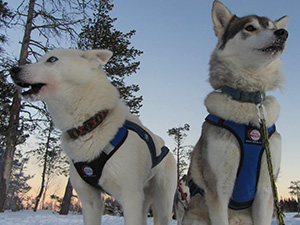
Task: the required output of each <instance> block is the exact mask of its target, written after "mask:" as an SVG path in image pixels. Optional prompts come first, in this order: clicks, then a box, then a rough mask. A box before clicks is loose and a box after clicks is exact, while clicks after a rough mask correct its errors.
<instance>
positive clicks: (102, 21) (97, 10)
mask: <svg viewBox="0 0 300 225" xmlns="http://www.w3.org/2000/svg"><path fill="white" fill-rule="evenodd" d="M111 2H112V1H111V0H103V1H97V0H94V1H93V4H91V5H90V8H91V10H92V11H93V12H94V13H93V17H92V18H88V19H87V20H86V21H87V22H86V23H85V24H84V26H83V27H82V29H81V33H80V34H79V42H78V48H79V49H83V50H87V49H96V48H100V49H109V50H111V51H112V52H113V57H112V58H111V59H110V60H109V62H108V63H107V64H106V65H105V67H104V69H105V71H106V73H107V75H108V77H109V78H110V79H111V82H112V84H113V85H115V86H116V87H117V88H118V89H119V92H120V95H121V97H122V99H123V100H124V102H125V103H126V104H127V105H128V107H129V108H130V110H131V112H132V113H136V114H137V113H138V112H139V109H140V108H141V107H142V104H141V102H142V100H143V98H142V96H139V97H135V96H134V92H137V91H139V86H138V85H135V84H132V85H126V84H125V81H124V78H125V77H126V76H129V75H131V74H133V73H136V72H137V70H138V69H139V65H140V62H138V61H135V59H136V57H137V56H139V55H141V54H142V53H143V52H142V51H140V50H137V49H135V48H134V47H130V45H131V42H130V39H131V38H132V36H133V35H134V34H135V32H136V31H135V30H131V31H129V32H128V33H123V32H121V31H118V30H116V29H115V28H114V25H113V23H114V22H115V21H116V20H117V19H116V18H111V17H110V16H109V12H110V11H111V10H112V9H113V7H114V5H113V4H112V3H111Z"/></svg>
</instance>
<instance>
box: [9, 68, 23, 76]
mask: <svg viewBox="0 0 300 225" xmlns="http://www.w3.org/2000/svg"><path fill="white" fill-rule="evenodd" d="M20 71H21V68H20V67H18V66H14V67H13V68H11V69H10V74H11V75H13V74H17V73H19V72H20Z"/></svg>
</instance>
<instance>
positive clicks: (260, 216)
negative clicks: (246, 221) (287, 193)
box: [252, 190, 273, 225]
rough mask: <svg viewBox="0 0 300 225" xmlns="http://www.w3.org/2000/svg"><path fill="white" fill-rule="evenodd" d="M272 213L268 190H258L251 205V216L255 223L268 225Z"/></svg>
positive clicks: (270, 194) (270, 197)
mask: <svg viewBox="0 0 300 225" xmlns="http://www.w3.org/2000/svg"><path fill="white" fill-rule="evenodd" d="M272 214H273V197H272V193H270V191H269V190H265V191H262V190H260V191H259V192H258V193H257V194H256V197H255V200H254V202H253V205H252V217H253V222H254V224H255V225H270V224H271V221H272Z"/></svg>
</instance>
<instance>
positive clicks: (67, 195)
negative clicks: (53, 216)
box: [59, 178, 73, 215]
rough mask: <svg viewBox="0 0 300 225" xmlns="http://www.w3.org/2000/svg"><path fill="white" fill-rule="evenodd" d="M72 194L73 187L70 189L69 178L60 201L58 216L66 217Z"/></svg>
mask: <svg viewBox="0 0 300 225" xmlns="http://www.w3.org/2000/svg"><path fill="white" fill-rule="evenodd" d="M72 192H73V187H72V184H71V181H70V178H69V179H68V183H67V186H66V190H65V195H64V198H63V200H62V203H61V207H60V211H59V214H60V215H68V213H69V209H70V204H71V198H72Z"/></svg>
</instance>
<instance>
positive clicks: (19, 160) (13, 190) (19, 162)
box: [6, 151, 33, 211]
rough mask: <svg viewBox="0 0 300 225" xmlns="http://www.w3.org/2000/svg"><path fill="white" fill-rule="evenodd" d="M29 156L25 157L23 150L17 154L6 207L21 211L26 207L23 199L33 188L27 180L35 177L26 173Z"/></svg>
mask: <svg viewBox="0 0 300 225" xmlns="http://www.w3.org/2000/svg"><path fill="white" fill-rule="evenodd" d="M28 160H29V157H24V156H23V155H22V153H21V151H18V152H17V153H16V154H15V157H14V162H13V168H12V178H11V180H10V183H9V189H8V193H7V196H8V197H7V200H6V209H11V210H12V211H19V210H22V209H24V206H23V201H24V200H25V199H26V194H27V192H28V191H30V190H31V187H30V186H29V185H28V184H27V181H28V180H30V179H31V178H33V176H31V175H26V174H25V172H24V170H25V169H26V164H27V163H28Z"/></svg>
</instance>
